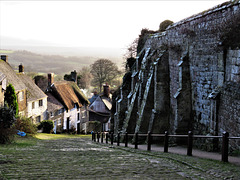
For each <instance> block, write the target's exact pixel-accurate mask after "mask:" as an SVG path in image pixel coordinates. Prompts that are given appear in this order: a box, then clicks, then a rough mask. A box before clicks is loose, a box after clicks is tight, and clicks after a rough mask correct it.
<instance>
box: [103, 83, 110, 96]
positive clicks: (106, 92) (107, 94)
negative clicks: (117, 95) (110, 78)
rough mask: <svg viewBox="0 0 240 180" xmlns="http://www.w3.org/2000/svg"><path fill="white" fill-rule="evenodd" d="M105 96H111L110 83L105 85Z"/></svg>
mask: <svg viewBox="0 0 240 180" xmlns="http://www.w3.org/2000/svg"><path fill="white" fill-rule="evenodd" d="M103 94H104V95H105V96H106V97H109V95H110V87H109V85H108V83H106V85H103Z"/></svg>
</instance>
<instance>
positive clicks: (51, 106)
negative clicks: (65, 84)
mask: <svg viewBox="0 0 240 180" xmlns="http://www.w3.org/2000/svg"><path fill="white" fill-rule="evenodd" d="M46 94H47V96H48V98H47V102H48V103H47V109H48V111H49V112H54V111H56V110H59V109H62V108H63V107H64V106H63V105H62V104H61V103H60V102H59V101H58V100H57V99H56V98H55V97H54V96H53V95H52V94H51V93H49V92H48V93H46Z"/></svg>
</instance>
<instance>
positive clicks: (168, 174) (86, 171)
mask: <svg viewBox="0 0 240 180" xmlns="http://www.w3.org/2000/svg"><path fill="white" fill-rule="evenodd" d="M239 177H240V172H239V167H238V166H235V165H232V164H226V163H222V162H217V161H210V160H202V159H198V158H194V157H186V156H181V155H173V154H170V153H160V152H147V151H141V150H134V149H131V148H125V147H116V146H111V145H106V144H98V143H94V142H92V141H91V140H90V139H89V138H74V139H58V140H38V141H37V144H36V145H34V146H28V147H22V148H19V147H18V148H17V149H16V148H15V149H14V147H11V148H8V149H7V147H1V146H0V179H239Z"/></svg>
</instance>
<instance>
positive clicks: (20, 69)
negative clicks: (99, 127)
mask: <svg viewBox="0 0 240 180" xmlns="http://www.w3.org/2000/svg"><path fill="white" fill-rule="evenodd" d="M18 70H19V73H24V66H23V65H22V64H20V65H19V66H18Z"/></svg>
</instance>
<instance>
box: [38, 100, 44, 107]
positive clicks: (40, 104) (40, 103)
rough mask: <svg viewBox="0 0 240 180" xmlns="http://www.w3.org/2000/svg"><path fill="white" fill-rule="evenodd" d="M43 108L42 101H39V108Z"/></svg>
mask: <svg viewBox="0 0 240 180" xmlns="http://www.w3.org/2000/svg"><path fill="white" fill-rule="evenodd" d="M41 106H43V100H42V99H41V100H39V107H41Z"/></svg>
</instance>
